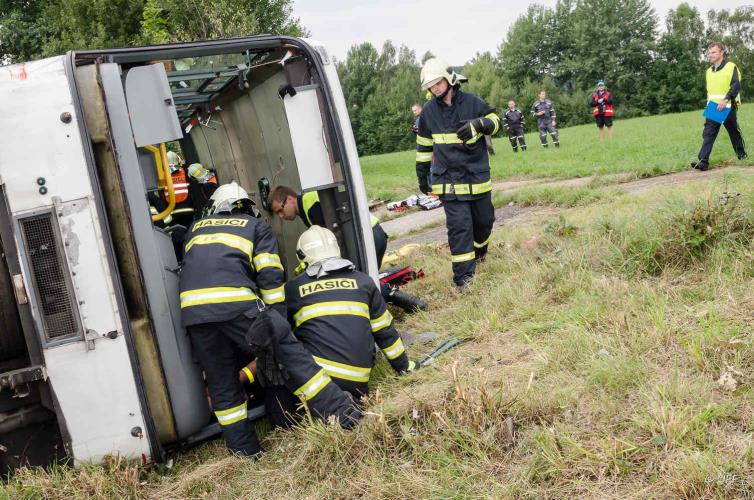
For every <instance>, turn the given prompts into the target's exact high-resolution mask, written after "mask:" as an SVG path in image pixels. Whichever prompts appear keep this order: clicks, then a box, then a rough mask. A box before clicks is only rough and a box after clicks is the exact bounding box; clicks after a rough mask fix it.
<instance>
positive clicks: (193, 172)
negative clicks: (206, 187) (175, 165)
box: [188, 163, 212, 184]
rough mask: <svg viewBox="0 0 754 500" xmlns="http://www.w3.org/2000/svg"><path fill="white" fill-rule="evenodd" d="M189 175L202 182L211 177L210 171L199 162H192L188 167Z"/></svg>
mask: <svg viewBox="0 0 754 500" xmlns="http://www.w3.org/2000/svg"><path fill="white" fill-rule="evenodd" d="M188 174H189V177H191V178H192V179H194V180H195V181H197V182H199V183H201V184H204V183H206V182H207V181H209V180H210V179H211V178H212V172H210V171H209V170H207V169H206V168H204V165H202V164H201V163H192V164H191V165H189V168H188Z"/></svg>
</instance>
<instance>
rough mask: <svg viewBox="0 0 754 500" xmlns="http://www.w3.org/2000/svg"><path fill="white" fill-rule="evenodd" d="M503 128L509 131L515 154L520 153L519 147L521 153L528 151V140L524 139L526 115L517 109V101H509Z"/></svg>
mask: <svg viewBox="0 0 754 500" xmlns="http://www.w3.org/2000/svg"><path fill="white" fill-rule="evenodd" d="M503 127H505V128H506V129H507V130H508V140H509V141H511V147H513V152H514V153H518V146H519V145H520V146H521V151H526V140H525V139H524V114H523V113H522V112H521V110H520V109H518V108H517V107H516V101H514V100H513V99H511V100H510V101H508V109H506V110H505V115H504V116H503Z"/></svg>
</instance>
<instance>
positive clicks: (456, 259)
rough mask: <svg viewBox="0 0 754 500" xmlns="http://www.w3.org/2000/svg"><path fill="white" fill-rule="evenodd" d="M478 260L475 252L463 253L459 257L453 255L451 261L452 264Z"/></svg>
mask: <svg viewBox="0 0 754 500" xmlns="http://www.w3.org/2000/svg"><path fill="white" fill-rule="evenodd" d="M474 258H476V254H475V253H474V252H468V253H461V254H458V255H451V256H450V261H451V262H467V261H470V260H474Z"/></svg>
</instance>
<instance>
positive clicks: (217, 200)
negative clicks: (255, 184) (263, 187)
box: [209, 181, 259, 217]
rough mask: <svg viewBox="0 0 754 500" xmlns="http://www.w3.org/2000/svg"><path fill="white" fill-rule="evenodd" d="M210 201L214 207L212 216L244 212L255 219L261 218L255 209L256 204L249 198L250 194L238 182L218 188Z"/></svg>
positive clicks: (211, 208)
mask: <svg viewBox="0 0 754 500" xmlns="http://www.w3.org/2000/svg"><path fill="white" fill-rule="evenodd" d="M210 201H211V202H212V206H211V207H210V209H209V214H210V215H214V214H219V213H223V212H225V213H233V212H244V213H248V214H249V215H251V216H253V217H259V213H258V211H257V210H256V208H255V207H254V202H253V201H251V198H249V194H248V193H247V192H246V190H245V189H244V188H242V187H241V186H239V185H238V184H237V183H236V181H233V182H230V183H228V184H223V185H222V186H220V187H218V188H217V189H216V190H215V192H214V193H213V194H212V196H211V197H210Z"/></svg>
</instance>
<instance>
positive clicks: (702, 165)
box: [691, 160, 709, 172]
mask: <svg viewBox="0 0 754 500" xmlns="http://www.w3.org/2000/svg"><path fill="white" fill-rule="evenodd" d="M691 168H694V169H696V170H701V171H702V172H704V171H705V170H709V163H707V162H706V161H704V160H699V161H697V162H692V163H691Z"/></svg>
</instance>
